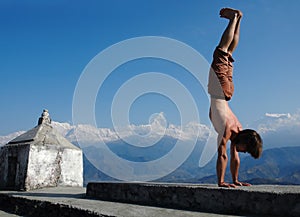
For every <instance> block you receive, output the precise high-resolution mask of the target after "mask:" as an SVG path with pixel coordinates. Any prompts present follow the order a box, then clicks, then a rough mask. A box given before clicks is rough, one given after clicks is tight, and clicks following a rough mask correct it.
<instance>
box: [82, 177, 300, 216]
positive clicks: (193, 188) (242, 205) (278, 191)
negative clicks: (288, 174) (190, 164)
mask: <svg viewBox="0 0 300 217" xmlns="http://www.w3.org/2000/svg"><path fill="white" fill-rule="evenodd" d="M86 195H87V197H89V198H94V199H100V200H107V201H116V202H123V203H133V204H140V205H149V206H158V207H165V208H172V209H184V210H191V211H201V212H213V213H220V214H234V215H272V216H300V186H251V187H240V188H236V189H232V188H231V189H227V188H219V187H217V186H215V185H196V184H194V185H186V184H165V183H122V182H97V183H89V184H88V186H87V192H86Z"/></svg>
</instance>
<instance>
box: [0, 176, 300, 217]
mask: <svg viewBox="0 0 300 217" xmlns="http://www.w3.org/2000/svg"><path fill="white" fill-rule="evenodd" d="M89 185H90V186H88V189H85V188H80V187H54V188H44V189H39V190H32V191H27V192H25V191H0V210H2V211H0V216H1V217H4V216H7V217H8V216H10V217H13V216H49V217H51V216H72V217H76V216H103V217H105V216H110V217H121V216H122V217H137V216H139V217H141V216H145V217H160V216H163V217H168V216H172V217H177V216H178V217H179V216H180V217H183V216H185V217H194V216H195V217H196V216H197V217H202V216H274V215H273V214H272V215H268V214H266V213H263V212H262V213H260V212H259V210H258V212H253V213H251V212H250V213H249V212H248V213H247V212H241V214H239V213H235V214H234V212H233V214H231V213H228V212H227V211H225V212H224V213H222V210H220V209H219V208H218V207H217V206H218V204H219V203H224V201H223V202H222V200H223V199H228V198H231V200H232V201H229V202H228V203H229V204H235V202H236V201H234V200H239V201H240V202H239V203H237V204H238V205H239V206H240V204H243V203H245V204H246V203H247V202H246V201H247V200H248V199H250V200H255V201H254V202H259V203H260V204H259V205H257V204H256V205H254V208H256V209H260V208H261V207H263V206H267V205H269V204H273V203H272V201H273V200H275V205H276V206H285V205H286V204H285V202H289V203H290V202H291V203H292V204H293V206H294V207H293V210H289V211H288V212H285V216H300V215H298V214H299V213H300V186H266V185H259V186H251V187H240V188H237V189H224V188H218V187H217V186H216V185H187V184H165V183H122V182H121V183H90V184H89ZM99 189H100V191H99ZM89 191H90V192H89ZM101 191H102V193H101ZM128 191H130V192H128ZM136 191H139V192H140V193H141V194H142V195H144V196H140V195H138V194H137V192H136ZM156 191H157V192H156ZM91 192H93V193H92V194H94V195H92V194H91ZM105 192H106V193H105ZM174 192H175V193H174ZM190 192H195V194H199V192H200V193H201V194H203V195H204V198H202V199H201V198H200V199H199V195H198V196H196V195H195V194H194V193H193V194H190ZM197 192H198V193H197ZM86 193H87V194H86ZM157 193H158V196H157V197H159V198H158V199H156V201H158V202H159V203H160V204H155V203H153V201H151V200H153V198H152V199H151V196H153V195H156V194H157ZM168 194H170V195H172V196H171V197H172V201H168ZM107 195H110V198H104V197H107ZM124 195H125V196H124ZM147 195H148V196H147ZM237 195H239V196H237ZM208 196H209V197H210V198H209V199H208V198H207V197H208ZM216 196H220V198H215V197H216ZM101 197H103V199H101ZM178 197H179V198H178ZM181 197H182V199H180V198H181ZM187 197H189V198H192V197H194V198H196V199H197V201H198V202H199V203H200V202H201V203H204V207H205V206H208V207H210V208H211V207H212V208H213V207H214V205H213V204H215V205H216V212H214V211H213V210H211V209H203V210H197V209H194V208H193V207H192V209H194V210H189V209H185V207H184V206H180V203H179V202H180V201H181V200H182V201H183V204H186V203H185V202H184V201H185V199H186V198H187ZM222 197H223V198H222ZM282 197H283V198H282ZM132 198H135V199H136V201H134V200H132ZM278 198H279V199H280V198H281V199H280V201H282V200H284V202H283V203H282V204H277V203H278V201H276V200H277V199H278ZM145 199H147V200H148V202H147V201H145ZM139 200H140V201H139ZM203 200H204V201H203ZM291 200H292V201H291ZM166 201H168V203H166ZM190 201H193V200H192V199H190ZM261 201H263V202H261ZM280 201H279V202H280ZM172 202H174V203H173V204H171V205H170V203H172ZM138 204H139V205H138ZM225 204H226V203H225ZM230 206H231V205H230ZM240 208H241V207H240ZM278 209H282V208H281V207H277V208H276V209H275V211H276V210H278ZM207 210H209V211H207ZM10 213H11V214H10ZM280 215H281V214H280V213H278V216H280ZM275 216H276V215H275Z"/></svg>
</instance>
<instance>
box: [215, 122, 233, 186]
mask: <svg viewBox="0 0 300 217" xmlns="http://www.w3.org/2000/svg"><path fill="white" fill-rule="evenodd" d="M228 130H229V128H228V127H227V126H226V127H225V133H224V135H223V136H220V135H219V137H218V142H219V147H218V159H217V176H218V186H219V187H227V188H229V187H235V185H234V184H229V183H226V182H225V172H226V166H227V162H228V157H227V153H226V144H227V142H228V140H229V138H230V131H228Z"/></svg>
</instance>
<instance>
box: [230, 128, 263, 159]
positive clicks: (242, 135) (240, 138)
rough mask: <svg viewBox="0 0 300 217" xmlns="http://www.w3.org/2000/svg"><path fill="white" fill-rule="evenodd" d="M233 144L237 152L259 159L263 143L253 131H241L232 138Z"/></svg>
mask: <svg viewBox="0 0 300 217" xmlns="http://www.w3.org/2000/svg"><path fill="white" fill-rule="evenodd" d="M233 143H234V144H235V145H236V149H237V151H240V152H248V153H249V154H251V156H252V157H254V158H255V159H257V158H259V157H260V156H261V153H262V145H263V141H262V139H261V137H260V135H259V134H258V133H257V132H256V131H255V130H250V129H246V130H242V131H240V132H239V133H238V134H237V136H236V137H235V138H234V140H233Z"/></svg>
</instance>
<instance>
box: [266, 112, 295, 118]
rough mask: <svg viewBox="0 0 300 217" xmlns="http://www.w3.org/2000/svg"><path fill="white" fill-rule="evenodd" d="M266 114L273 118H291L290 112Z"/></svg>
mask: <svg viewBox="0 0 300 217" xmlns="http://www.w3.org/2000/svg"><path fill="white" fill-rule="evenodd" d="M265 115H266V117H272V118H282V117H286V118H290V117H291V114H290V113H287V114H276V113H266V114H265Z"/></svg>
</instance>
